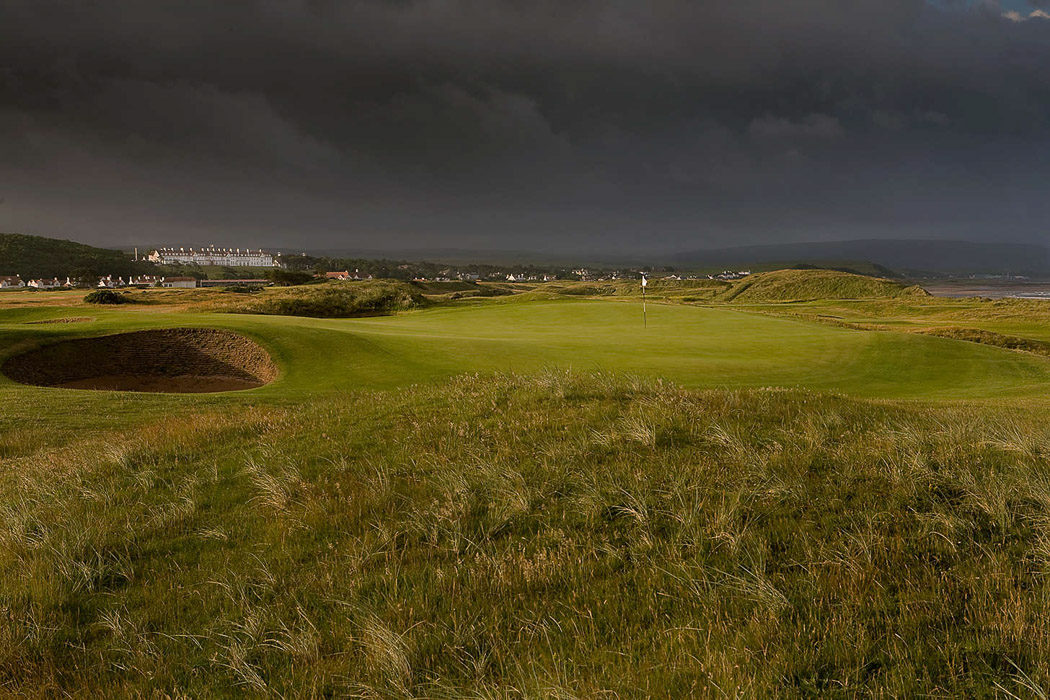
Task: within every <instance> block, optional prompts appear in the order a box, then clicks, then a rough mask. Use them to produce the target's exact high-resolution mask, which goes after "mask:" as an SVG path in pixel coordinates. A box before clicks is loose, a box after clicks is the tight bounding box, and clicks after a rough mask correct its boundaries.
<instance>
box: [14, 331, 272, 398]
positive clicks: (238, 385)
mask: <svg viewBox="0 0 1050 700" xmlns="http://www.w3.org/2000/svg"><path fill="white" fill-rule="evenodd" d="M0 371H2V372H3V373H4V374H5V375H6V376H8V377H9V378H11V379H13V380H14V381H16V382H19V383H20V384H33V385H36V386H51V387H63V388H67V389H96V390H115V391H157V392H176V393H206V392H215V391H236V390H239V389H251V388H254V387H257V386H262V385H263V384H266V383H268V382H271V381H273V380H274V379H275V378H276V376H277V367H276V366H275V365H274V363H273V360H271V359H270V356H269V355H268V354H267V352H266V351H265V350H263V349H262V348H261V347H260V346H259V345H258V344H256V343H255V342H253V341H251V340H249V339H248V338H245V337H244V336H243V335H239V334H237V333H232V332H230V331H222V330H213V329H208V328H173V329H165V330H156V331H136V332H133V333H120V334H117V335H105V336H101V337H98V338H81V339H77V340H66V341H63V342H60V343H55V344H53V345H45V346H43V347H41V348H37V349H36V350H31V351H30V352H27V353H24V354H22V355H16V356H15V357H12V358H9V359H8V360H7V361H6V362H5V363H4V364H3V366H2V367H0Z"/></svg>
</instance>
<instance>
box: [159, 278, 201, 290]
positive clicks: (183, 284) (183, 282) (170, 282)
mask: <svg viewBox="0 0 1050 700" xmlns="http://www.w3.org/2000/svg"><path fill="white" fill-rule="evenodd" d="M160 286H162V287H165V288H168V289H194V288H195V287H196V286H197V280H196V279H195V278H193V277H161V278H160Z"/></svg>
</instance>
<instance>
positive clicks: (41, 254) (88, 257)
mask: <svg viewBox="0 0 1050 700" xmlns="http://www.w3.org/2000/svg"><path fill="white" fill-rule="evenodd" d="M150 269H151V268H150V266H149V265H148V264H147V263H136V262H135V261H133V260H129V259H128V257H127V256H126V255H125V254H124V253H122V252H120V251H119V250H109V249H107V248H95V247H93V246H89V245H84V244H83V243H74V242H73V241H64V240H59V239H57V238H44V237H43V236H26V235H23V234H20V233H0V275H21V276H22V279H24V280H28V279H31V278H34V277H59V276H61V277H65V276H67V275H74V274H84V275H100V276H101V275H120V276H127V275H133V274H142V273H146V272H148V271H149V270H150Z"/></svg>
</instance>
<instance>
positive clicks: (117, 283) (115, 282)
mask: <svg viewBox="0 0 1050 700" xmlns="http://www.w3.org/2000/svg"><path fill="white" fill-rule="evenodd" d="M126 286H127V285H126V284H125V283H124V278H123V277H117V278H116V279H114V278H113V275H106V276H105V277H100V278H99V280H98V287H99V289H116V288H117V287H126Z"/></svg>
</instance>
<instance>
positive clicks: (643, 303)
mask: <svg viewBox="0 0 1050 700" xmlns="http://www.w3.org/2000/svg"><path fill="white" fill-rule="evenodd" d="M648 327H649V321H648V319H646V317H645V277H644V276H643V277H642V328H648Z"/></svg>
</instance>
